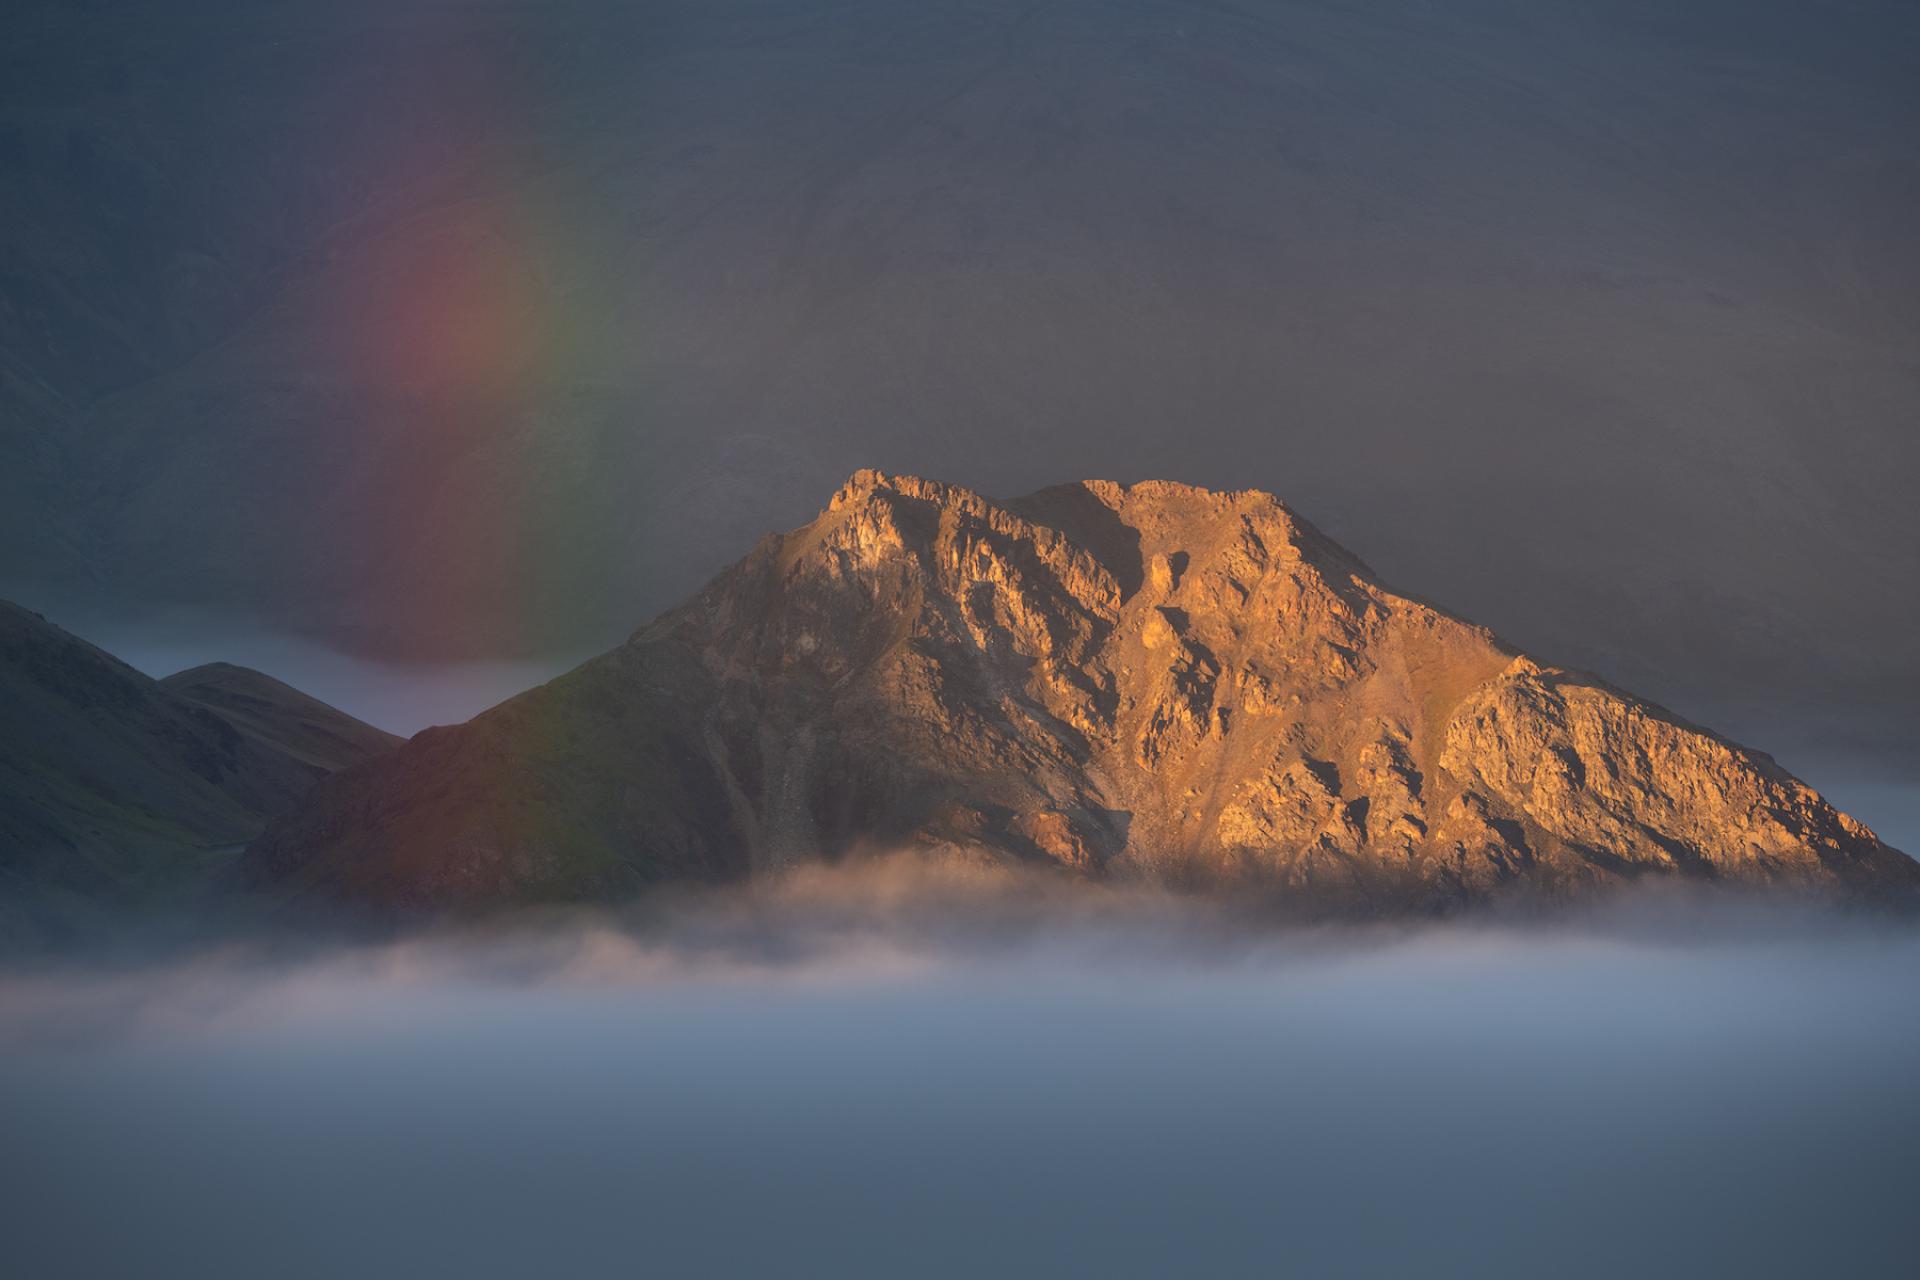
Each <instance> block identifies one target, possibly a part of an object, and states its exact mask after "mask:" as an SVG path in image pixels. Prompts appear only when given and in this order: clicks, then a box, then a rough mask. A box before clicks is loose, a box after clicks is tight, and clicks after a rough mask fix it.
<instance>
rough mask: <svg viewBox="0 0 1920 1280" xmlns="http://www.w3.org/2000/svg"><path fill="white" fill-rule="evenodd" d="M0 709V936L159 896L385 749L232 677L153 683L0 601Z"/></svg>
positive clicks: (289, 692) (319, 706)
mask: <svg viewBox="0 0 1920 1280" xmlns="http://www.w3.org/2000/svg"><path fill="white" fill-rule="evenodd" d="M0 707H4V708H5V715H4V718H0V932H4V931H5V930H6V929H7V928H8V927H9V926H10V925H14V924H17V923H18V922H19V920H18V918H19V916H20V915H22V914H24V913H25V911H26V910H27V908H26V907H24V906H23V904H24V903H26V902H27V901H29V900H33V901H36V902H37V903H39V904H41V905H42V906H44V905H47V904H49V903H51V904H59V903H62V902H64V903H68V904H72V905H78V904H84V903H102V902H113V901H138V900H141V899H143V898H146V897H149V896H151V895H154V894H158V893H164V892H166V891H168V890H170V889H171V888H172V887H173V886H175V885H176V884H177V883H179V881H180V880H181V877H182V875H183V873H186V872H188V871H191V870H192V869H194V868H196V867H200V866H203V865H206V864H208V863H210V862H212V861H213V860H215V859H216V858H217V857H219V856H220V855H221V854H222V852H223V851H224V850H226V849H230V847H231V846H234V845H237V844H240V843H242V842H244V841H246V840H248V839H249V838H251V837H252V836H253V835H255V834H256V833H258V832H259V830H260V829H261V827H262V825H263V824H264V823H265V821H266V820H267V819H268V818H269V817H271V816H273V815H274V814H277V813H279V812H281V811H283V810H285V809H286V808H288V807H289V806H290V805H291V804H292V803H293V802H294V801H296V800H297V799H299V798H300V797H301V796H302V795H303V794H304V793H305V792H306V791H307V790H308V789H309V788H310V787H311V786H312V785H313V783H314V782H315V780H317V779H319V778H321V777H324V776H325V775H326V774H328V773H330V772H332V771H334V770H336V769H340V768H344V767H346V766H347V765H350V764H354V763H357V762H358V761H361V760H365V759H368V758H369V757H371V756H374V755H377V754H379V753H380V752H382V751H385V750H387V749H389V748H390V747H392V746H393V745H394V744H395V742H396V739H394V738H392V737H391V736H390V735H388V734H385V733H382V732H381V731H379V730H378V729H374V728H372V727H371V726H369V725H365V724H362V723H360V722H359V721H358V720H355V719H353V718H352V717H351V716H348V715H346V714H344V713H342V712H339V711H335V710H333V709H332V708H331V707H328V706H326V705H325V704H323V703H320V702H317V701H315V700H314V699H312V698H309V697H307V696H306V695H305V694H303V693H300V692H299V691H298V690H295V689H290V688H288V687H287V686H285V685H283V684H281V683H280V682H279V681H277V680H273V679H271V678H269V677H267V676H263V675H261V674H259V673H258V672H253V671H247V670H245V669H243V668H238V667H226V666H214V667H203V668H197V669H196V670H194V671H190V672H183V673H181V674H180V675H179V676H175V677H173V678H172V680H170V681H168V682H166V683H162V682H160V681H156V680H153V679H151V678H150V677H148V676H146V675H143V674H142V673H140V672H138V671H136V670H134V669H133V668H132V667H130V666H128V665H127V664H126V663H124V662H121V661H120V660H119V659H117V658H115V657H114V656H113V655H111V654H109V653H105V652H103V651H102V650H100V649H97V648H95V647H94V646H93V645H90V644H88V643H87V642H86V641H84V640H82V639H80V638H79V637H77V636H74V635H71V634H69V633H68V632H66V631H64V630H62V629H61V628H60V627H58V626H56V625H54V624H53V623H51V622H49V621H47V620H46V619H45V618H43V617H41V616H40V615H39V614H37V613H33V612H30V611H29V610H26V609H23V608H21V607H19V606H18V605H15V604H11V603H7V602H4V601H0ZM54 913H55V914H59V909H58V907H57V905H56V907H55V912H54Z"/></svg>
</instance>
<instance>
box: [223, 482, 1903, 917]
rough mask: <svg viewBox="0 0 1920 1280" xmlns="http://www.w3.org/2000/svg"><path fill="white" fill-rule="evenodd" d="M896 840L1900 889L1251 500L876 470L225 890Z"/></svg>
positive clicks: (1338, 865) (1724, 764)
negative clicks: (1035, 486) (989, 491)
mask: <svg viewBox="0 0 1920 1280" xmlns="http://www.w3.org/2000/svg"><path fill="white" fill-rule="evenodd" d="M903 846H916V847H931V848H938V849H948V850H954V851H961V852H966V853H968V854H970V855H972V856H988V857H991V858H995V859H1004V860H1012V861H1024V862H1037V863H1051V864H1057V865H1059V866H1061V867H1064V868H1066V869H1068V870H1070V871H1072V872H1073V873H1076V874H1081V875H1088V876H1141V877H1145V878H1148V879H1152V880H1155V881H1160V882H1167V883H1176V884H1221V883H1238V884H1244V885H1248V886H1252V887H1257V888H1265V889H1268V890H1271V891H1273V892H1275V893H1276V894H1279V895H1281V896H1282V897H1283V898H1286V897H1290V898H1292V899H1294V900H1297V901H1302V902H1307V903H1314V904H1318V903H1327V904H1335V903H1337V904H1343V905H1356V906H1361V907H1365V908H1369V909H1391V908H1406V907H1423V908H1430V907H1435V906H1444V905H1448V904H1456V903H1462V902H1467V901H1472V900H1479V899H1485V898H1488V897H1493V896H1500V895H1506V894H1512V893H1528V894H1542V895H1546V896H1564V895H1575V894H1581V893H1584V892H1587V891H1591V890H1595V889H1599V888H1602V887H1605V886H1608V885H1613V884H1618V883H1622V882H1626V881H1631V880H1634V879H1637V878H1640V877H1643V876H1664V877H1675V878H1684V879H1689V880H1699V881H1711V882H1731V883H1740V884H1791V885H1800V886H1808V887H1832V888H1837V889H1840V890H1844V891H1860V892H1865V893H1869V894H1872V893H1879V892H1890V891H1909V890H1911V889H1912V888H1913V887H1914V886H1915V885H1916V884H1917V883H1920V866H1917V865H1916V864H1915V863H1913V862H1912V861H1910V860H1909V859H1908V858H1906V857H1905V855H1903V854H1900V853H1898V852H1896V851H1894V850H1892V849H1889V848H1887V847H1886V846H1884V845H1883V844H1881V843H1880V842H1879V840H1878V839H1877V838H1876V837H1875V836H1874V835H1873V833H1872V832H1871V831H1869V830H1867V829H1866V828H1865V827H1864V826H1862V825H1861V824H1860V823H1858V822H1856V821H1854V820H1853V819H1852V818H1849V817H1848V816H1846V815H1845V814H1842V813H1839V812H1837V811H1836V810H1835V809H1834V808H1833V807H1832V806H1830V805H1829V804H1827V803H1826V802H1825V801H1824V800H1822V799H1821V797H1820V796H1818V795H1816V794H1815V793H1814V792H1813V791H1812V790H1811V789H1809V788H1808V787H1806V786H1805V785H1804V784H1802V783H1800V782H1798V781H1797V780H1795V779H1794V778H1793V777H1791V776H1790V775H1788V774H1787V773H1786V772H1785V771H1783V770H1782V769H1781V768H1779V767H1778V766H1777V765H1776V764H1775V763H1774V762H1773V761H1772V760H1771V759H1769V758H1768V757H1767V756H1764V755H1761V754H1759V753H1757V752H1753V751H1749V750H1746V749H1744V748H1742V747H1739V746H1736V745H1734V744H1733V743H1731V742H1728V741H1725V740H1724V739H1721V738H1719V737H1717V736H1715V735H1713V734H1711V733H1709V732H1707V731H1706V730H1704V729H1701V728H1698V727H1696V726H1694V725H1690V724H1688V723H1686V722H1684V721H1682V720H1680V719H1679V718H1677V717H1675V716H1673V715H1671V714H1670V713H1668V712H1666V711H1663V710H1661V709H1660V708H1658V707H1655V706H1652V705H1650V704H1648V703H1645V702H1641V701H1639V700H1637V699H1635V698H1633V697H1631V696H1629V695H1627V694H1624V693H1621V692H1619V691H1618V690H1615V689H1612V688H1609V687H1608V686H1606V685H1605V684H1603V683H1601V682H1600V681H1598V680H1595V679H1593V678H1591V677H1587V676H1583V675H1580V674H1578V673H1575V672H1571V671H1565V670H1560V669H1558V668H1554V667H1551V666H1547V665H1543V664H1541V663H1539V662H1537V661H1535V660H1533V659H1531V658H1529V657H1527V656H1526V655H1524V654H1521V653H1519V652H1517V651H1516V650H1514V649H1513V648H1512V647H1510V646H1508V645H1506V644H1503V643H1502V642H1501V641H1500V640H1499V639H1498V638H1496V637H1495V636H1494V635H1492V634H1491V633H1490V632H1488V631H1486V630H1485V629H1483V628H1481V627H1478V626H1475V625H1473V624H1471V623H1467V622H1464V621H1461V620H1460V619H1458V618H1456V617H1453V616H1452V615H1450V614H1447V613H1445V612H1443V611H1441V610H1439V609H1437V608H1435V607H1433V606H1431V605H1429V604H1426V603H1424V602H1422V601H1420V600H1417V599H1414V598H1411V597H1407V596H1403V595H1400V594H1396V593H1395V592H1393V591H1390V590H1388V589H1387V588H1385V587H1383V586H1381V585H1380V583H1379V582H1378V581H1376V580H1375V578H1374V577H1373V575H1372V574H1371V572H1370V571H1369V570H1368V569H1367V567H1366V566H1365V565H1364V564H1362V563H1361V562H1360V561H1359V560H1358V559H1356V558H1355V557H1354V556H1352V555H1351V554H1349V553H1348V552H1346V551H1345V550H1343V549H1342V548H1341V547H1339V546H1338V545H1336V544H1335V543H1334V542H1333V541H1331V540H1330V539H1328V538H1327V537H1326V536H1324V535H1323V534H1321V533H1320V532H1319V531H1318V530H1316V529H1315V528H1314V527H1313V526H1312V525H1310V524H1308V523H1307V522H1306V521H1304V520H1302V519H1300V518H1299V517H1298V516H1296V515H1294V514H1293V513H1292V512H1291V511H1289V510H1288V509H1287V508H1286V507H1285V506H1283V505H1282V504H1281V503H1280V502H1279V501H1278V500H1276V499H1275V498H1273V497H1271V496H1269V495H1267V494H1264V493H1259V492H1251V491H1248V492H1235V493H1215V492H1210V491H1208V490H1205V489H1199V488H1193V487H1189V486H1185V485H1179V484H1170V483H1162V482H1150V483H1143V484H1135V485H1119V484H1114V483H1109V482H1105V481H1088V482H1086V483H1082V484H1072V485H1065V486H1060V487H1057V488H1051V489H1044V490H1041V491H1040V492H1038V493H1035V494H1032V495H1030V496H1028V497H1025V498H1021V499H1018V500H1015V501H1010V502H995V501H991V500H989V499H987V498H984V497H982V496H980V495H979V494H976V493H973V492H971V491H969V490H967V489H964V488H960V487H957V486H953V485H946V484H940V483H936V482H933V481H928V480H922V479H915V478H912V477H904V476H901V477H890V476H886V475H882V474H880V473H878V472H873V471H865V472H861V473H858V474H857V475H855V476H854V477H853V479H852V480H851V481H850V482H849V483H847V484H846V485H845V486H844V487H843V488H842V489H841V490H840V491H839V492H838V493H837V494H836V495H835V496H834V498H833V500H832V503H831V504H830V506H829V507H828V508H827V510H826V511H825V512H823V513H822V514H821V515H820V516H819V517H818V518H817V519H815V520H813V521H812V522H811V523H809V524H807V525H805V526H803V527H801V528H799V529H797V530H794V531H793V532H791V533H787V534H781V535H774V536H771V537H768V538H767V539H765V540H764V541H762V542H761V543H760V545H759V546H758V547H757V548H755V550H754V551H753V552H752V554H750V555H749V556H747V557H746V559H744V560H742V561H740V562H739V563H738V564H736V565H735V566H733V567H732V568H731V569H728V570H727V571H726V572H724V573H722V574H721V575H720V576H719V577H718V578H716V579H715V580H714V581H713V582H712V583H711V584H709V585H708V586H707V587H706V589H705V590H703V591H701V592H700V593H699V594H698V595H697V596H695V597H694V598H693V599H691V600H689V601H687V602H686V603H685V604H683V605H681V606H680V607H678V608H676V609H674V610H672V611H671V612H669V613H667V614H665V615H664V616H662V617H661V618H659V619H658V620H657V621H655V622H654V623H652V624H651V625H649V626H647V627H645V628H644V629H642V630H641V631H639V632H638V633H636V634H635V635H634V636H633V637H632V638H631V639H630V640H628V641H627V643H625V644H624V645H622V646H620V647H619V648H617V649H615V650H614V651H612V652H610V653H608V654H605V655H604V656H602V657H599V658H597V659H594V660H592V661H590V662H588V663H586V664H585V665H583V666H581V667H579V668H577V669H576V670H574V671H572V672H570V673H569V674H567V675H565V676H562V677H561V678H559V679H557V680H554V681H552V682H551V683H549V684H547V685H544V686H542V687H540V688H538V689H535V690H532V691H529V692H528V693H526V694H523V695H521V696H520V697H517V698H514V699H512V700H510V701H508V702H506V703H504V704H502V705H501V706H499V707H496V708H494V709H493V710H491V711H488V712H486V713H485V714H483V715H481V716H479V717H477V718H475V719H474V720H473V721H471V722H470V723H468V724H466V725H462V726H459V727H454V728H441V729H434V730H429V731H427V732H425V733H422V734H420V735H419V736H417V737H416V738H414V739H413V740H412V741H411V742H409V743H408V744H407V745H406V746H404V747H402V748H401V749H400V750H399V751H397V752H394V753H393V754H391V755H388V756H384V757H382V758H380V759H377V760H374V761H370V762H368V763H366V764H364V765H361V766H358V767H356V768H353V769H350V770H348V771H346V772H344V773H342V774H339V775H337V776H335V777H333V778H331V779H329V780H327V781H326V782H325V783H323V784H321V785H320V786H319V787H317V788H316V789H315V790H314V792H313V793H312V794H311V796H309V798H308V799H307V801H306V802H304V803H303V804H301V805H300V806H298V807H297V808H296V809H294V810H293V811H291V812H289V813H288V814H286V815H284V816H282V817H281V818H278V819H276V820H275V821H274V822H273V823H272V824H271V825H270V826H269V827H268V829H267V830H266V832H265V833H264V834H263V835H262V836H261V837H260V838H259V839H258V840H256V841H255V842H254V843H253V844H252V845H250V846H249V847H248V849H247V851H246V853H245V855H244V856H243V860H242V864H241V865H242V873H243V874H244V875H245V876H246V877H247V878H248V879H249V880H250V881H251V882H252V883H254V884H257V885H262V886H273V887H276V888H277V889H278V890H279V891H281V892H284V893H288V894H293V895H300V894H313V895H318V896H324V897H342V898H347V899H352V900H359V901H374V902H379V903H383V904H396V905H431V906H455V905H461V906H464V905H479V904H489V903H500V902H515V901H526V900H540V899H578V898H598V897H606V896H617V895H621V894H626V893H630V892H634V891H637V890H639V889H641V888H643V887H645V886H647V885H650V884H654V883H659V882H662V881H668V880H675V879H696V880H710V881H711V880H728V879H736V878H740V877H745V876H749V875H752V874H755V873H758V872H764V871H768V870H772V869H777V868H779V867H782V866H785V865H788V864H791V863H793V862H796V861H799V860H804V859H813V858H833V857H838V856H841V855H845V854H849V853H854V852H857V851H860V850H863V849H890V848H897V847H903Z"/></svg>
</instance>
